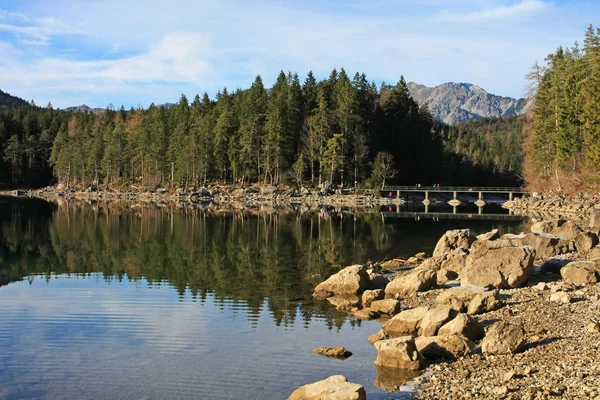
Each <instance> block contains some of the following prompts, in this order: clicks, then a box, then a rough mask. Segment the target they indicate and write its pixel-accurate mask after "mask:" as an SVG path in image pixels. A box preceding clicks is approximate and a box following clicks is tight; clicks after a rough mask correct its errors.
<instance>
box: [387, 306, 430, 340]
mask: <svg viewBox="0 0 600 400" xmlns="http://www.w3.org/2000/svg"><path fill="white" fill-rule="evenodd" d="M428 311H429V307H425V306H422V307H417V308H413V309H410V310H404V311H402V312H401V313H399V314H396V315H395V316H394V317H393V318H391V319H390V320H389V321H387V322H386V323H385V324H383V330H384V331H385V332H386V333H388V334H389V335H390V336H396V337H397V336H407V335H411V336H417V335H418V334H419V328H420V327H421V321H422V320H423V318H425V315H427V312H428Z"/></svg>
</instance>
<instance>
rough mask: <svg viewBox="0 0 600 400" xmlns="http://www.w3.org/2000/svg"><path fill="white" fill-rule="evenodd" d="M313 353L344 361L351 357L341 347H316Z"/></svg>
mask: <svg viewBox="0 0 600 400" xmlns="http://www.w3.org/2000/svg"><path fill="white" fill-rule="evenodd" d="M313 353H315V354H318V355H320V356H325V357H333V358H340V359H344V360H345V359H346V358H348V357H350V356H351V355H352V353H351V352H350V351H348V350H346V348H345V347H343V346H334V347H317V348H316V349H314V350H313Z"/></svg>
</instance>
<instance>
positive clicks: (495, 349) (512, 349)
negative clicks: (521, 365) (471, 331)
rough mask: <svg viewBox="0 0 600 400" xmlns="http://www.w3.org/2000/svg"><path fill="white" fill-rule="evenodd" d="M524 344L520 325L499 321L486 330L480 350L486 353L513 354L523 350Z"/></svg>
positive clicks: (523, 335)
mask: <svg viewBox="0 0 600 400" xmlns="http://www.w3.org/2000/svg"><path fill="white" fill-rule="evenodd" d="M525 344H526V340H525V331H524V330H523V327H522V326H520V325H516V324H511V323H509V322H506V321H499V322H496V323H495V324H494V325H492V327H491V328H490V329H489V330H488V332H487V334H486V335H485V338H484V339H483V341H482V342H481V350H482V351H483V353H484V354H488V355H499V354H515V353H518V352H520V351H521V350H523V349H524V348H525Z"/></svg>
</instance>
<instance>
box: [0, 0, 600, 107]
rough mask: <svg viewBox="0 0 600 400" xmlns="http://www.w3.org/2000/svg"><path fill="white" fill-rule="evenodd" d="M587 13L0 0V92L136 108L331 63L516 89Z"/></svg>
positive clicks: (405, 2) (584, 2)
mask: <svg viewBox="0 0 600 400" xmlns="http://www.w3.org/2000/svg"><path fill="white" fill-rule="evenodd" d="M599 17H600V2H597V1H596V0H568V1H567V0H563V1H559V0H555V1H550V0H333V1H316V0H304V1H300V0H280V1H271V0H254V1H247V0H243V1H242V0H240V1H236V0H171V1H165V0H159V1H154V0H118V1H117V0H103V1H99V0H87V1H79V0H52V1H50V0H42V1H29V0H0V89H2V90H4V91H7V92H9V93H11V94H14V95H17V96H19V97H23V98H25V99H27V100H30V99H34V100H35V101H36V103H38V104H40V105H45V104H47V103H48V102H49V101H51V102H52V104H53V105H54V106H55V107H67V106H70V105H79V104H83V103H85V104H88V105H89V106H92V107H105V106H106V105H108V104H109V103H112V104H114V105H115V106H117V107H118V106H120V105H125V106H126V107H130V106H137V105H141V106H143V107H146V106H148V105H149V104H150V103H152V102H155V103H157V104H159V103H164V102H175V101H177V99H178V98H179V96H180V95H181V94H182V93H184V94H186V95H187V96H188V97H190V98H191V97H193V96H194V95H195V94H197V93H200V94H201V93H203V92H205V91H206V92H208V93H209V94H210V95H211V96H212V95H214V94H215V93H216V91H217V90H219V89H222V88H223V87H224V86H227V88H228V89H235V88H238V87H241V88H246V87H249V86H250V84H251V83H252V81H253V79H254V77H255V76H256V75H257V74H261V75H262V76H263V80H264V82H265V85H267V86H271V85H272V83H273V82H274V80H275V77H276V75H277V73H278V72H279V70H281V69H283V70H285V71H287V70H291V71H296V72H298V74H299V75H300V77H301V79H302V80H303V79H304V77H305V76H306V73H307V72H308V71H309V70H312V71H313V72H314V73H315V75H316V76H317V77H318V78H322V77H326V76H327V75H328V74H329V72H330V71H331V70H332V69H333V68H334V67H337V68H338V69H339V68H340V67H344V68H345V69H346V70H347V71H348V72H349V73H351V74H353V73H354V72H356V71H360V72H365V73H366V74H367V77H368V78H369V79H370V80H374V81H375V82H377V83H378V84H379V83H381V81H386V82H396V81H397V80H398V78H399V77H400V75H404V76H405V78H406V80H407V81H414V82H418V83H421V84H425V85H429V86H433V85H437V84H440V83H443V82H447V81H454V82H470V83H475V84H478V85H479V86H481V87H483V88H484V89H486V90H488V91H490V92H492V93H495V94H499V95H504V96H512V97H521V96H522V95H523V88H524V86H525V82H524V79H523V76H524V74H525V73H526V72H527V70H528V68H529V67H530V66H531V65H532V64H533V63H534V62H535V61H536V60H539V61H542V60H543V59H544V57H545V56H546V55H547V54H548V53H550V52H552V51H554V50H555V49H556V47H557V46H558V45H560V44H563V45H565V46H570V45H572V44H573V42H574V41H575V40H579V41H581V40H582V37H583V33H584V31H585V29H586V27H587V26H588V25H589V24H590V23H594V22H597V21H598V20H599Z"/></svg>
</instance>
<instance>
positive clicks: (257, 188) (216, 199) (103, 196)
mask: <svg viewBox="0 0 600 400" xmlns="http://www.w3.org/2000/svg"><path fill="white" fill-rule="evenodd" d="M0 195H7V196H17V197H34V198H40V199H44V200H47V201H51V202H59V201H64V200H86V201H105V202H129V203H141V204H150V203H154V204H159V205H171V206H182V205H187V206H202V205H204V204H206V203H213V204H218V205H223V206H228V207H230V208H235V209H249V208H259V207H271V208H293V207H298V206H304V207H309V208H318V207H322V206H329V207H352V208H365V209H373V208H376V207H379V206H383V205H392V204H396V205H397V204H402V203H403V201H402V200H401V199H396V198H390V197H380V196H378V195H377V193H374V191H372V190H357V191H354V189H344V190H341V189H336V190H334V189H332V188H329V187H323V188H320V189H309V188H301V189H300V190H296V189H293V188H290V187H285V186H264V185H254V186H237V185H222V186H218V185H216V186H207V187H201V188H174V189H166V188H158V189H154V190H141V189H139V188H137V187H132V186H130V187H127V188H99V187H95V186H90V187H85V188H84V187H79V186H72V187H69V188H66V187H64V186H62V185H57V186H49V187H46V188H43V189H38V190H12V191H4V192H0Z"/></svg>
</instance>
